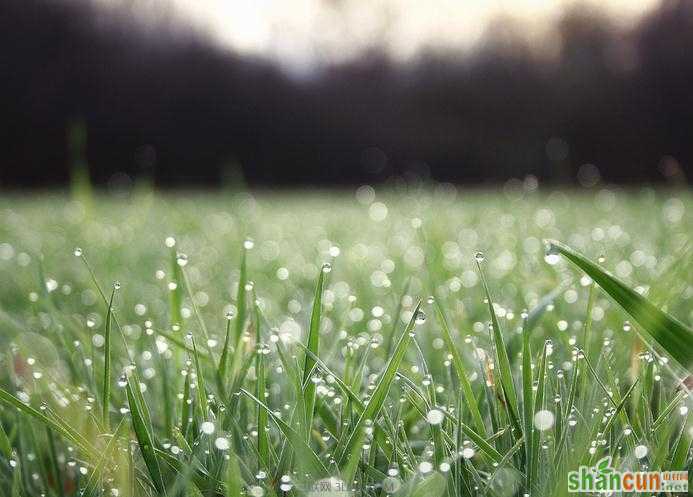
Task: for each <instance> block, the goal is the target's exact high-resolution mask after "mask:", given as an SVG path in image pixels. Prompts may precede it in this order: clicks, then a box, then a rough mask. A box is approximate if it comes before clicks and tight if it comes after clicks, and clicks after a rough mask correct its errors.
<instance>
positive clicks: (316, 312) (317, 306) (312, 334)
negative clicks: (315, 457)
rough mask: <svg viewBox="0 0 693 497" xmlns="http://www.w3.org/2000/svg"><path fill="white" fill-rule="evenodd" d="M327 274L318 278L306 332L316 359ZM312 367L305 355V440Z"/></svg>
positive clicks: (311, 403) (311, 396) (310, 415)
mask: <svg viewBox="0 0 693 497" xmlns="http://www.w3.org/2000/svg"><path fill="white" fill-rule="evenodd" d="M327 273H328V271H326V270H325V269H324V268H323V269H322V270H321V271H320V275H319V276H318V282H317V284H316V286H315V297H314V300H313V311H312V312H311V315H310V328H309V331H308V343H307V347H308V350H310V351H311V352H312V353H313V354H315V355H316V356H318V357H319V356H320V352H319V351H320V316H321V312H322V289H323V286H324V284H325V276H326V275H327ZM314 366H315V360H314V359H313V358H312V357H311V356H309V355H308V354H306V357H305V360H304V362H303V385H304V387H303V402H304V404H305V429H306V439H309V438H310V430H311V426H312V425H313V411H314V410H315V391H316V388H317V385H316V384H315V383H313V382H312V381H309V379H310V375H311V374H312V371H313V367H314Z"/></svg>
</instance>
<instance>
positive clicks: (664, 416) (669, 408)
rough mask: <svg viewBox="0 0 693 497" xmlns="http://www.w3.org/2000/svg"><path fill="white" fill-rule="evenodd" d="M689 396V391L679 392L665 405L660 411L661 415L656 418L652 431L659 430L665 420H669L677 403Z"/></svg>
mask: <svg viewBox="0 0 693 497" xmlns="http://www.w3.org/2000/svg"><path fill="white" fill-rule="evenodd" d="M687 396H688V393H687V392H683V391H681V392H678V393H677V394H676V395H675V396H674V398H673V399H671V401H669V402H668V403H667V405H666V406H665V407H664V409H663V410H662V412H661V413H660V415H659V417H657V419H655V420H654V422H653V423H652V431H657V429H659V427H660V426H662V425H663V424H664V422H665V421H666V420H667V418H668V417H669V415H670V414H671V413H672V412H673V410H674V409H676V406H677V404H679V403H680V402H681V401H682V400H683V399H685V398H686V397H687Z"/></svg>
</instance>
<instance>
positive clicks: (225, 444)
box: [214, 437, 231, 450]
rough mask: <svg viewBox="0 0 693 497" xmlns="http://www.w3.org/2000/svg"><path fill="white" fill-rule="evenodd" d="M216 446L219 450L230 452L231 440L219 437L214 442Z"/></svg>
mask: <svg viewBox="0 0 693 497" xmlns="http://www.w3.org/2000/svg"><path fill="white" fill-rule="evenodd" d="M214 446H215V447H216V448H217V449H219V450H229V447H231V442H229V439H228V438H226V437H218V438H217V439H216V440H215V441H214Z"/></svg>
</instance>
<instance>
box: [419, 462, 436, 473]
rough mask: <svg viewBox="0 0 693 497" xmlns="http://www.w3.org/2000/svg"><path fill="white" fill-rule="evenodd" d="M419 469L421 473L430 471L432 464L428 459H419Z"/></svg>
mask: <svg viewBox="0 0 693 497" xmlns="http://www.w3.org/2000/svg"><path fill="white" fill-rule="evenodd" d="M419 471H420V472H421V473H423V474H426V473H430V472H431V471H433V465H432V464H431V463H430V462H428V461H421V463H419Z"/></svg>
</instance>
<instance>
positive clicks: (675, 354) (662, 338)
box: [548, 240, 693, 370]
mask: <svg viewBox="0 0 693 497" xmlns="http://www.w3.org/2000/svg"><path fill="white" fill-rule="evenodd" d="M548 243H549V250H555V251H557V252H558V253H560V254H562V255H563V256H564V257H566V258H567V259H568V260H569V261H571V262H572V263H573V264H575V265H576V266H578V267H579V268H580V269H581V270H583V271H584V272H585V273H587V275H588V276H589V277H590V278H592V279H593V280H594V281H595V282H596V283H597V284H599V286H600V287H601V288H602V290H604V291H605V292H606V293H607V294H608V295H609V296H610V297H611V298H612V299H613V300H614V301H616V303H618V304H619V305H620V306H621V307H622V308H623V310H625V311H626V312H627V313H628V314H629V315H630V316H631V317H632V318H633V320H634V321H636V322H637V323H638V324H639V325H640V328H641V330H642V331H643V332H644V334H645V337H644V338H645V340H646V341H648V342H650V343H651V342H655V343H657V344H658V345H659V346H660V347H661V348H662V349H663V350H665V351H666V352H667V353H668V354H669V355H670V356H671V357H672V358H674V359H675V360H676V361H677V362H678V363H679V364H680V365H681V366H683V367H684V368H686V369H688V370H690V369H691V366H692V363H693V329H691V328H689V327H688V326H686V325H685V324H683V323H682V322H680V321H679V320H677V319H676V318H674V317H673V316H671V315H669V314H667V313H666V312H664V311H662V310H660V309H658V308H657V307H656V306H655V305H654V304H652V303H651V302H650V301H649V300H647V299H646V298H645V297H643V296H642V295H640V294H639V293H637V292H636V291H634V290H632V289H630V288H629V287H628V286H626V285H625V284H624V283H623V282H621V281H620V280H619V279H618V278H616V277H614V276H612V275H610V274H609V273H607V272H606V271H604V270H603V269H602V268H601V267H600V266H598V265H597V264H595V263H594V262H592V261H590V260H589V259H587V258H586V257H585V256H584V255H582V254H580V253H579V252H577V251H575V250H573V249H571V248H570V247H568V246H566V245H564V244H562V243H560V242H557V241H553V240H550V241H548Z"/></svg>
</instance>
